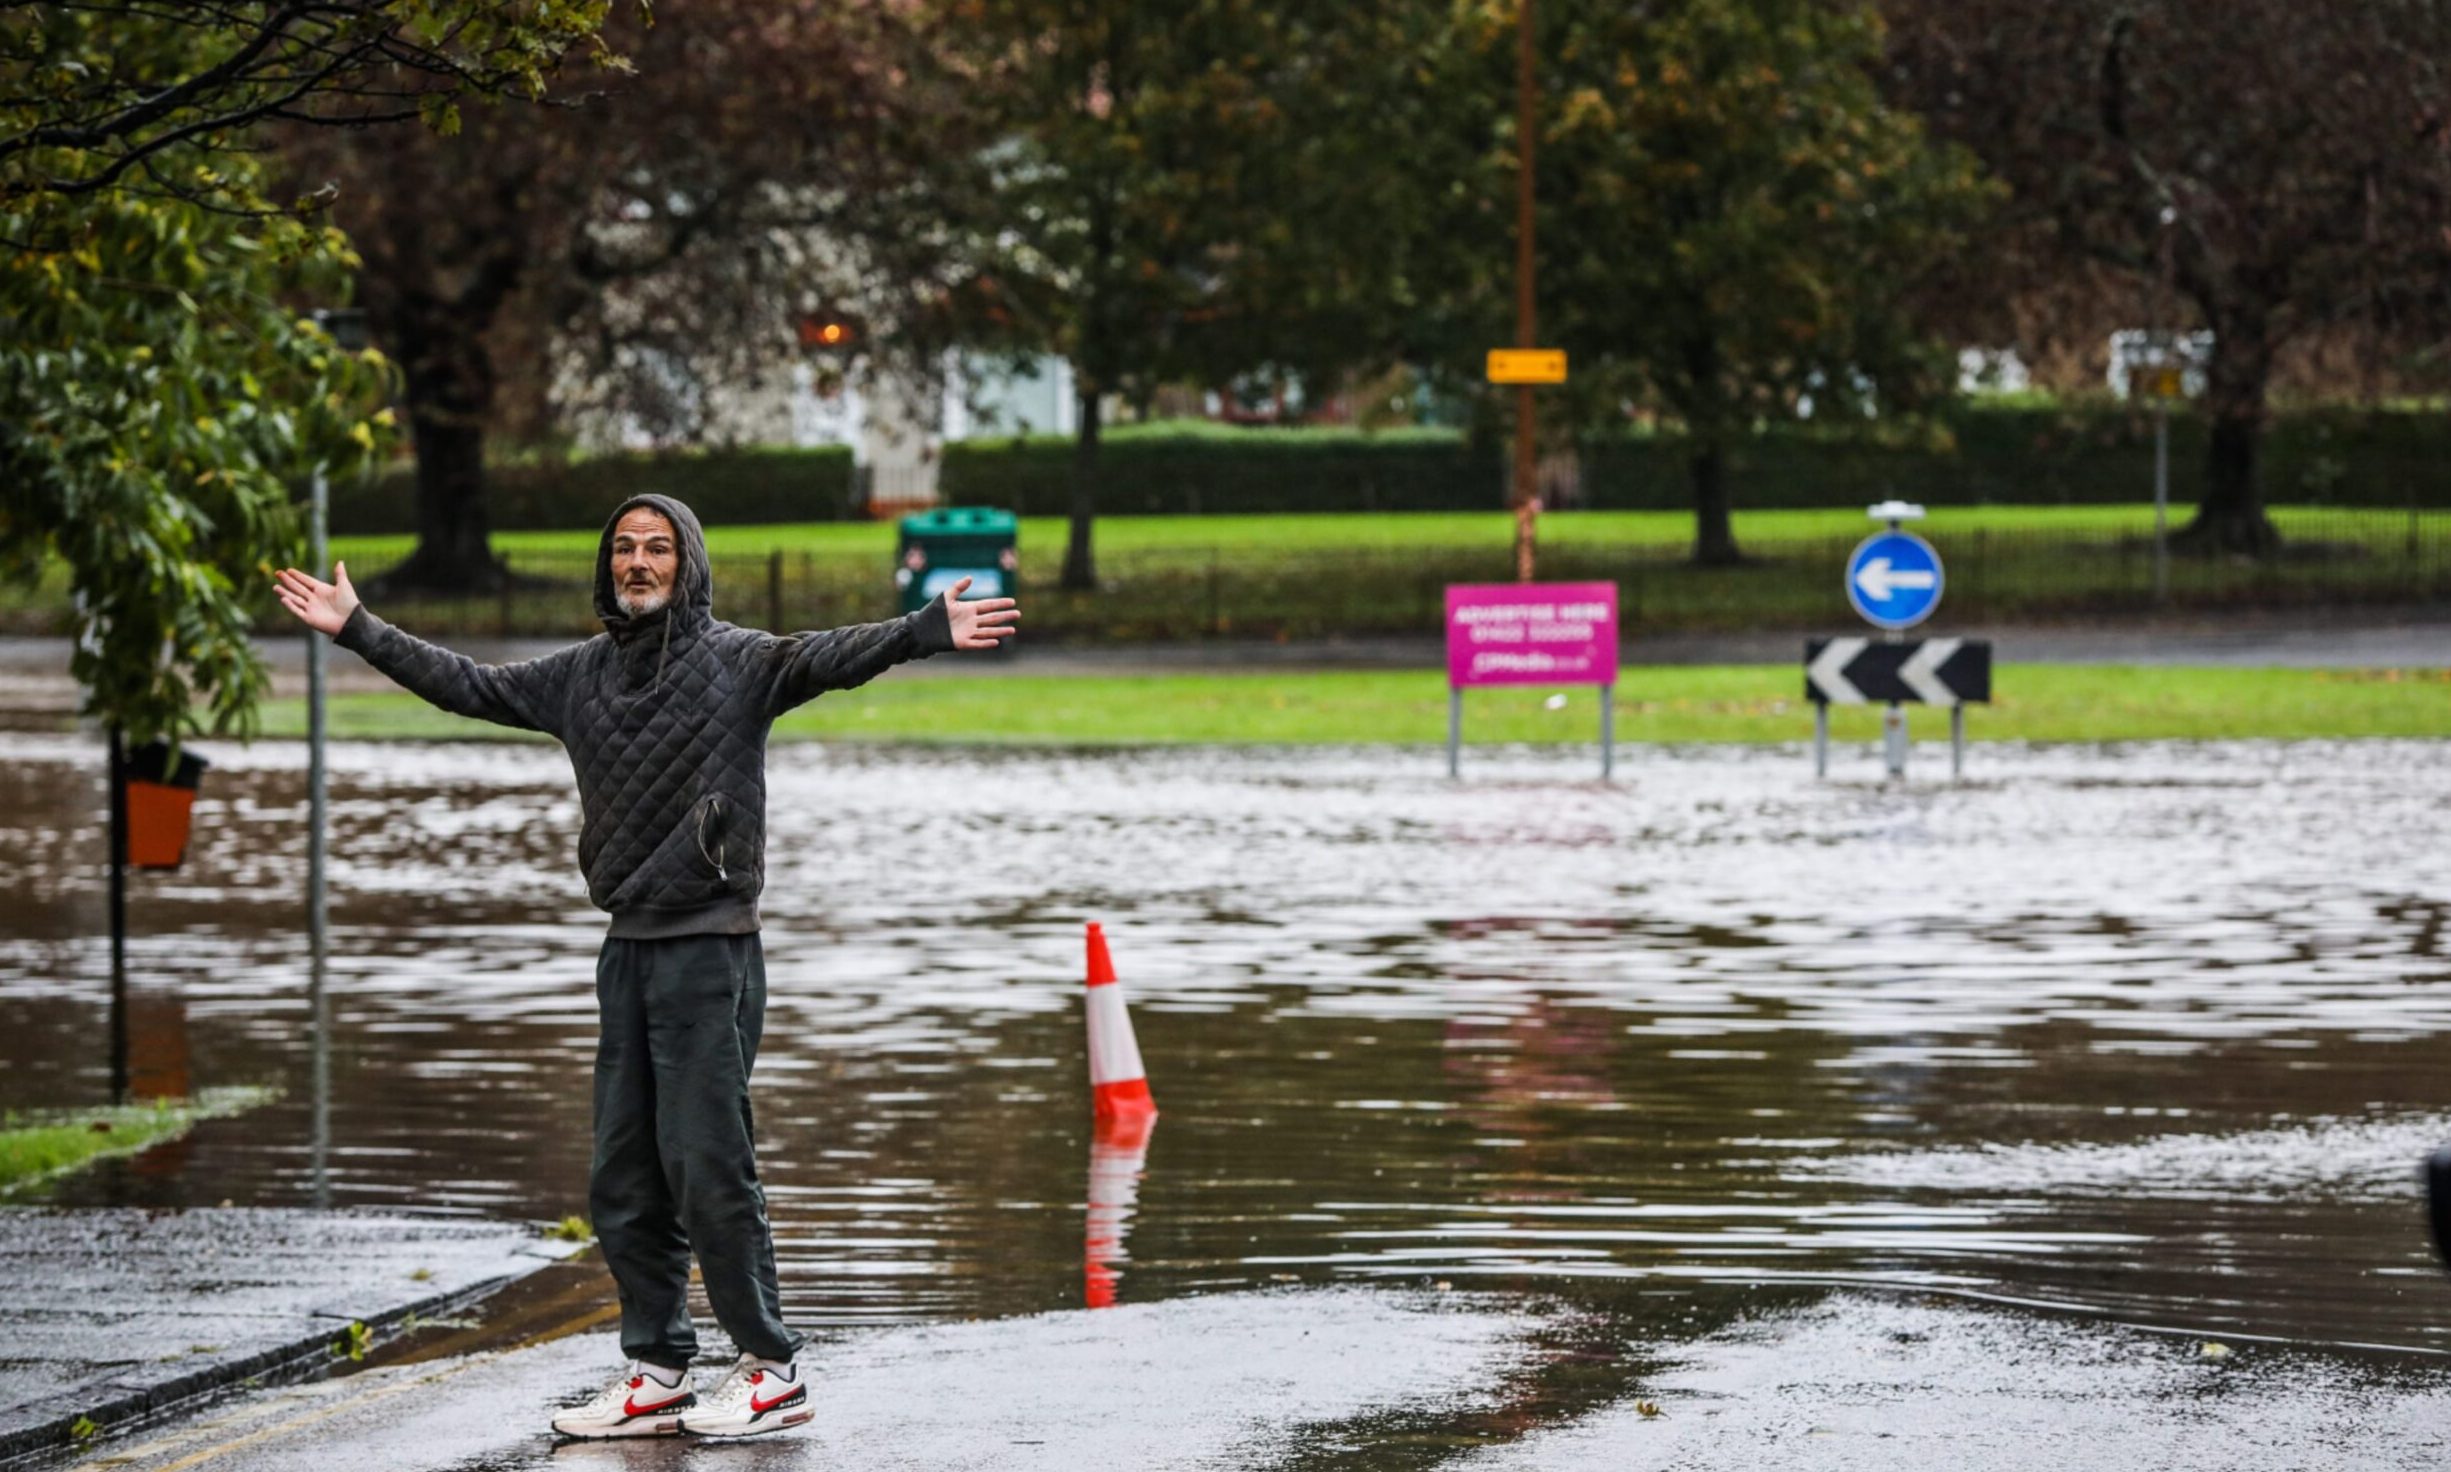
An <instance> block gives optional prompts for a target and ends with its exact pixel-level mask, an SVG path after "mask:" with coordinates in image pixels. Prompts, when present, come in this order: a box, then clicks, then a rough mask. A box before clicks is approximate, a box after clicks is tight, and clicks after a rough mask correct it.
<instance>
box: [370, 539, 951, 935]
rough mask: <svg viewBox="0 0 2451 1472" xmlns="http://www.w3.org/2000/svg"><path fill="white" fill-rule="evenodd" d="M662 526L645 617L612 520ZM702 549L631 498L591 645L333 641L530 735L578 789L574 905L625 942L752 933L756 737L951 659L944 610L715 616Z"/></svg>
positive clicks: (375, 626)
mask: <svg viewBox="0 0 2451 1472" xmlns="http://www.w3.org/2000/svg"><path fill="white" fill-rule="evenodd" d="M638 506H650V507H653V508H654V509H655V510H657V511H660V512H662V513H663V514H664V515H665V516H667V517H669V518H671V521H672V525H673V528H674V530H675V531H676V532H677V533H678V534H679V541H680V547H679V552H680V560H681V569H680V578H679V583H678V586H677V587H676V588H675V589H674V591H673V596H672V599H671V601H670V602H669V603H667V604H666V605H665V606H664V607H663V608H662V609H660V610H658V611H657V612H654V613H650V614H645V615H642V616H640V617H637V618H632V617H631V616H629V615H628V614H625V613H623V612H622V611H621V608H620V605H619V604H618V603H617V602H616V601H615V599H614V596H613V524H614V523H615V522H617V521H619V520H620V519H621V517H622V514H623V513H624V512H627V511H629V510H631V509H632V508H633V507H638ZM714 607H715V586H714V570H713V568H712V567H711V566H709V564H708V562H707V557H706V537H705V535H704V534H703V533H702V532H700V531H699V529H698V518H697V517H696V516H694V515H692V514H691V513H690V510H689V508H688V507H686V506H684V505H682V504H681V503H680V502H678V501H675V500H673V499H671V498H670V497H667V496H633V497H631V498H630V499H629V500H627V501H624V502H622V503H621V505H620V506H619V507H617V508H615V510H614V512H613V514H612V516H611V517H610V518H608V519H607V520H606V521H605V523H604V536H603V538H602V539H601V540H600V541H599V542H598V543H597V547H596V617H597V618H599V619H601V620H602V621H603V623H604V632H603V633H601V634H598V635H597V636H596V637H595V638H593V639H590V640H588V641H587V642H585V643H583V644H574V645H572V646H570V647H569V648H567V649H561V650H556V651H555V652H554V653H552V654H548V655H546V656H545V657H544V658H542V659H535V660H529V661H527V662H525V663H523V664H504V665H483V664H478V663H477V662H476V661H474V660H472V659H469V658H467V657H466V656H464V655H459V654H454V653H452V652H451V651H450V650H448V649H441V648H437V647H436V646H434V645H432V644H428V643H426V642H425V641H424V640H422V639H419V638H417V637H415V636H414V635H410V634H405V633H402V632H401V631H400V630H398V629H396V628H393V627H392V626H391V625H390V624H387V623H385V622H384V621H383V620H381V619H379V618H377V617H375V615H374V614H373V613H372V612H370V611H369V610H368V609H367V608H366V607H365V605H363V604H360V605H359V606H358V608H357V611H356V612H354V613H352V614H350V615H349V621H348V623H346V624H345V625H343V626H342V627H341V631H340V635H339V638H338V643H339V644H340V646H341V647H342V648H344V649H348V650H351V651H353V652H355V653H356V654H358V655H359V656H360V657H362V658H363V659H364V660H365V661H366V662H367V663H368V664H370V665H373V666H374V667H375V668H376V669H378V670H381V671H382V672H383V673H384V674H385V675H387V676H389V677H390V678H391V679H393V680H394V681H396V682H398V683H399V684H400V685H401V686H403V687H404V688H406V689H408V690H410V691H412V692H414V693H415V694H417V695H419V696H422V697H424V698H425V699H426V700H428V701H430V702H431V703H433V704H435V705H437V706H440V707H441V708H442V709H444V710H447V711H452V712H454V713H456V714H459V715H464V716H474V717H476V718H477V719H479V720H484V721H492V722H495V723H496V724H498V725H504V726H516V727H519V728H521V729H523V730H530V731H543V732H545V733H547V734H548V735H551V736H553V737H555V738H556V739H558V740H559V741H560V742H561V743H562V746H563V747H564V749H566V750H567V751H568V752H569V753H570V765H571V767H572V769H573V770H575V771H576V772H577V773H578V778H579V812H580V815H581V821H580V827H579V867H580V869H581V870H582V871H583V872H584V873H585V874H586V875H587V897H588V898H589V899H591V900H593V901H594V902H595V903H596V906H597V908H599V909H602V910H605V911H608V912H610V913H611V915H612V917H613V925H612V933H613V934H614V935H617V936H623V937H628V938H632V939H654V938H657V937H662V936H673V935H703V934H709V933H713V934H724V935H738V934H745V933H747V932H750V931H754V930H756V929H757V928H758V922H757V897H758V892H759V890H760V889H761V888H763V886H764V884H765V875H766V733H767V731H768V729H769V728H770V727H772V726H773V724H774V720H775V717H777V716H779V715H781V714H783V713H784V712H785V711H787V710H790V709H792V708H793V707H794V706H797V705H801V704H803V703H805V702H807V701H809V700H813V699H815V698H816V697H817V696H819V695H822V694H824V693H825V692H826V691H828V690H848V689H850V688H851V687H853V686H855V685H864V684H866V683H867V682H868V681H870V680H872V679H875V678H876V677H877V676H878V675H880V674H883V673H884V672H885V671H886V670H888V669H890V668H892V667H893V666H895V665H897V664H900V663H901V662H903V661H904V660H909V659H923V658H925V657H927V656H928V655H931V654H936V653H939V652H941V651H943V650H947V649H951V648H952V647H953V629H952V624H951V623H950V621H949V617H948V610H947V609H946V607H945V601H944V599H942V598H939V599H937V600H936V601H935V602H933V603H930V604H929V605H928V606H927V607H925V608H923V609H921V610H919V611H918V612H917V613H914V614H910V615H908V616H906V617H903V618H898V619H894V620H891V621H890V622H887V623H881V624H855V625H852V626H850V627H847V628H840V629H828V630H825V631H824V632H822V633H807V634H783V635H776V634H767V633H761V632H759V631H757V630H755V629H741V628H735V627H733V626H732V625H730V624H727V623H723V622H721V621H719V620H718V619H717V618H716V617H715V613H714Z"/></svg>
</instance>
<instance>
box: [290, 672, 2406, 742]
mask: <svg viewBox="0 0 2451 1472" xmlns="http://www.w3.org/2000/svg"><path fill="white" fill-rule="evenodd" d="M1803 684H1804V676H1803V673H1802V671H1801V670H1800V669H1797V668H1791V667H1788V666H1784V665H1722V666H1696V667H1647V668H1639V669H1637V668H1629V669H1627V670H1625V671H1624V672H1623V674H1622V676H1621V678H1620V680H1619V682H1618V685H1617V693H1616V705H1617V735H1618V739H1619V740H1620V741H1623V742H1628V743H1635V744H1642V743H1675V742H1746V743H1772V742H1780V741H1803V740H1807V739H1809V738H1810V737H1811V735H1812V729H1813V717H1812V708H1811V706H1810V705H1809V704H1808V703H1806V701H1805V700H1804V699H1803V695H1802V691H1803ZM1993 688H1994V692H1995V694H1996V696H1997V698H1996V699H1995V701H1994V702H1993V704H1991V705H1989V706H1978V707H1975V708H1974V709H1973V710H1971V711H1969V712H1968V714H1967V718H1966V731H1967V736H1968V738H1969V739H1970V740H1976V741H2064V742H2085V741H2164V740H2211V739H2243V738H2264V739H2318V738H2336V737H2364V736H2402V737H2437V738H2439V737H2451V670H2443V669H2419V670H2395V669H2374V670H2303V669H2233V668H2177V667H2165V666H2154V667H2125V666H2113V665H2003V666H2001V667H1999V668H1998V669H1997V670H1996V671H1995V672H1994V676H1993ZM1553 695H1563V696H1564V701H1563V704H1562V706H1561V707H1560V708H1556V709H1552V708H1550V704H1549V700H1550V697H1551V696H1553ZM1598 720H1599V705H1598V692H1597V691H1594V690H1590V689H1575V690H1561V691H1551V690H1547V689H1543V688H1540V687H1536V686H1522V687H1514V688H1501V689H1492V690H1475V691H1470V692H1467V693H1466V695H1465V699H1464V734H1465V739H1466V740H1468V741H1471V742H1475V743H1480V742H1527V743H1532V744H1551V743H1554V744H1567V743H1576V742H1589V741H1592V740H1594V739H1596V736H1597V733H1598ZM1912 720H1913V723H1914V728H1915V729H1916V730H1917V731H1918V732H1919V733H1920V734H1923V735H1930V736H1939V735H1945V734H1946V732H1947V730H1948V724H1947V722H1946V721H1945V720H1944V719H1943V718H1942V717H1941V716H1940V714H1939V713H1938V712H1932V711H1918V712H1915V713H1913V716H1912ZM331 721H332V734H333V735H334V736H336V737H341V738H346V739H355V740H499V739H502V738H504V737H506V736H510V735H513V734H515V733H511V732H507V731H505V730H504V729H503V728H501V727H498V726H488V725H485V724H483V723H481V722H477V721H470V720H465V719H462V718H460V717H458V716H451V715H445V714H443V713H442V712H440V711H437V710H435V709H433V708H432V707H430V706H427V705H425V704H424V703H423V702H421V701H419V700H418V699H417V698H416V697H415V696H412V695H407V694H403V693H391V692H386V693H382V694H373V695H353V696H343V697H338V698H336V699H335V700H334V701H333V702H332V709H331ZM1878 724H1879V713H1878V711H1877V709H1875V708H1871V707H1861V706H1859V707H1839V708H1836V709H1835V710H1834V712H1833V719H1832V721H1831V733H1832V735H1833V736H1834V737H1835V738H1836V739H1839V740H1845V741H1857V740H1872V739H1874V738H1875V737H1876V735H1877V734H1878ZM305 729H306V715H305V709H304V706H303V704H302V703H301V702H299V701H295V700H290V701H275V702H271V703H269V704H268V705H267V706H266V707H265V710H264V732H265V734H266V735H269V736H300V735H303V734H304V733H305ZM1446 730H1447V685H1446V677H1445V676H1444V675H1443V674H1441V673H1440V672H1438V671H1435V670H1423V671H1410V670H1406V671H1367V672H1351V671H1336V672H1315V673H1286V672H1280V671H1271V672H1267V673H1260V674H1222V675H1220V674H1184V675H1133V676H1086V675H1029V674H1000V673H999V674H981V675H978V676H975V677H965V678H949V679H928V680H904V681H896V680H894V679H893V678H892V677H891V676H890V675H889V676H887V677H886V678H885V679H883V680H880V681H877V682H876V683H874V684H871V685H867V686H864V687H862V688H860V689H858V690H850V691H841V692H837V693H835V694H832V695H829V696H826V697H825V698H823V699H821V700H818V701H816V702H814V703H813V704H811V705H808V706H805V707H803V708H802V709H800V710H798V711H795V712H793V713H792V714H790V715H788V716H786V717H784V718H783V720H782V721H781V722H779V723H778V724H777V725H776V727H775V737H776V739H777V740H785V741H789V740H830V741H902V742H925V743H941V744H978V745H1052V746H1150V745H1157V746H1163V745H1179V744H1194V743H1197V744H1219V745H1320V744H1364V745H1369V744H1430V743H1437V742H1443V741H1444V740H1445V739H1446ZM537 739H541V738H537Z"/></svg>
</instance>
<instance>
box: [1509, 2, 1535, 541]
mask: <svg viewBox="0 0 2451 1472" xmlns="http://www.w3.org/2000/svg"><path fill="white" fill-rule="evenodd" d="M1519 3H1520V4H1521V5H1522V7H1523V9H1522V12H1521V14H1520V16H1519V17H1518V19H1517V21H1516V28H1515V346H1516V347H1518V348H1525V349H1529V348H1532V347H1536V346H1538V345H1539V342H1540V338H1539V334H1538V332H1537V331H1536V327H1537V321H1536V318H1535V316H1534V313H1533V307H1532V132H1533V127H1534V123H1533V108H1532V0H1519ZM1539 516H1540V499H1539V448H1538V443H1537V440H1536V439H1535V436H1534V434H1533V423H1532V385H1531V384H1529V383H1519V384H1517V385H1516V386H1515V580H1516V581H1517V582H1524V583H1528V582H1530V581H1532V547H1533V533H1534V529H1535V525H1536V523H1537V520H1538V518H1539Z"/></svg>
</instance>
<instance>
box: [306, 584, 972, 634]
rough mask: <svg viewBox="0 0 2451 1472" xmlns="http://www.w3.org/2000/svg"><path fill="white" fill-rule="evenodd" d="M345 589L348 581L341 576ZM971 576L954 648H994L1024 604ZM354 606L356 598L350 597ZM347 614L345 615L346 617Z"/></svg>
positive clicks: (949, 607) (958, 595)
mask: <svg viewBox="0 0 2451 1472" xmlns="http://www.w3.org/2000/svg"><path fill="white" fill-rule="evenodd" d="M341 586H342V587H344V588H346V587H347V586H348V580H347V579H346V578H344V579H342V581H341ZM969 586H970V579H968V578H964V579H962V580H961V581H960V582H958V583H955V584H954V585H953V586H952V587H951V588H950V589H948V590H946V593H945V612H946V614H947V615H948V616H949V617H950V618H951V620H952V622H953V647H954V648H956V649H994V648H996V647H997V646H999V645H1001V644H1002V643H1003V642H1004V641H1005V640H1007V639H1010V638H1011V637H1013V626H1014V625H1015V624H1018V623H1019V622H1021V605H1020V604H1018V603H1015V602H1014V601H1013V600H1012V599H1010V598H981V599H979V600H978V601H977V602H974V603H965V602H963V601H962V593H963V591H964V590H966V589H967V588H969ZM349 602H350V603H351V604H352V605H355V604H356V602H357V599H356V597H355V595H352V596H351V597H350V599H349ZM346 616H347V615H345V614H344V615H343V617H346Z"/></svg>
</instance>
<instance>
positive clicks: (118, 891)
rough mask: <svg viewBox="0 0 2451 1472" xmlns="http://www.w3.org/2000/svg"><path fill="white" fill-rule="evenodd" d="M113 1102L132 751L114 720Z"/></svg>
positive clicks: (121, 1012) (118, 1100) (122, 1062)
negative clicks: (130, 756) (129, 751)
mask: <svg viewBox="0 0 2451 1472" xmlns="http://www.w3.org/2000/svg"><path fill="white" fill-rule="evenodd" d="M111 1102H112V1103H113V1104H125V1103H127V1102H128V752H127V740H126V738H125V737H123V736H122V735H120V732H119V723H118V722H116V721H114V722H112V723H111Z"/></svg>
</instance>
